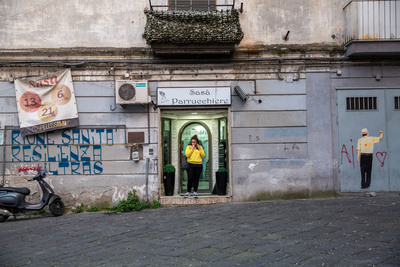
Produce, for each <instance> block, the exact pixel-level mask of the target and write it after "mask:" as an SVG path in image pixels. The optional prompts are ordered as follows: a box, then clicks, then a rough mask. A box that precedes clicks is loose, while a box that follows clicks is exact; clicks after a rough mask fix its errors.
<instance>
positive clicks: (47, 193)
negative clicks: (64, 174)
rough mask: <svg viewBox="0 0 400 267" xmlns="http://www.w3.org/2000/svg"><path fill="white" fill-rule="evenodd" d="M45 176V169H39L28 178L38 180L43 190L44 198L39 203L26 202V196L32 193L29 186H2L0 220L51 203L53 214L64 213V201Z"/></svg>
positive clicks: (39, 208)
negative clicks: (46, 180) (33, 175)
mask: <svg viewBox="0 0 400 267" xmlns="http://www.w3.org/2000/svg"><path fill="white" fill-rule="evenodd" d="M45 177H46V173H45V172H44V171H38V173H37V174H36V175H35V177H33V178H31V179H29V180H28V181H29V182H31V181H37V182H38V183H39V186H40V188H41V190H42V199H41V200H40V202H39V203H37V204H30V203H27V202H25V197H26V196H28V195H29V194H30V193H31V191H30V190H29V188H27V187H20V188H16V187H0V222H4V221H6V220H7V219H8V217H10V216H11V215H14V216H15V214H16V213H20V212H27V211H35V210H41V209H43V208H44V207H45V206H46V205H49V210H50V213H51V215H53V216H61V215H62V214H63V213H64V203H63V202H62V201H61V197H59V196H58V195H56V194H54V191H53V189H52V188H51V186H50V185H49V184H48V183H46V182H45V181H44V180H43V178H45Z"/></svg>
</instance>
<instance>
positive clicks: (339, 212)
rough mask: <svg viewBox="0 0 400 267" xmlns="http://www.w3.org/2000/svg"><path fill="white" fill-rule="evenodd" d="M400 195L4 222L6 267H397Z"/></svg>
mask: <svg viewBox="0 0 400 267" xmlns="http://www.w3.org/2000/svg"><path fill="white" fill-rule="evenodd" d="M399 219H400V196H399V195H398V194H391V195H390V194H385V195H381V194H378V196H376V197H364V196H355V197H354V196H352V197H341V198H335V199H323V200H286V201H266V202H251V203H232V204H226V205H210V206H193V207H174V208H164V209H156V210H145V211H141V212H134V213H122V214H121V213H100V212H97V213H80V214H65V215H63V216H61V217H41V218H35V219H32V218H30V219H17V220H9V221H7V222H5V223H2V224H0V240H1V249H0V265H1V266H235V265H241V266H294V265H301V266H399V265H400V220H399Z"/></svg>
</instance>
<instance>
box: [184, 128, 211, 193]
mask: <svg viewBox="0 0 400 267" xmlns="http://www.w3.org/2000/svg"><path fill="white" fill-rule="evenodd" d="M185 155H186V158H187V162H188V163H189V169H188V184H187V192H186V194H185V195H184V197H189V195H190V191H191V190H192V186H193V196H194V197H195V198H197V188H198V187H199V180H200V174H201V171H202V170H203V158H204V157H205V156H206V154H205V153H204V150H203V148H202V147H201V146H200V142H199V138H198V137H197V135H193V136H192V138H190V144H189V145H188V146H187V147H186V151H185Z"/></svg>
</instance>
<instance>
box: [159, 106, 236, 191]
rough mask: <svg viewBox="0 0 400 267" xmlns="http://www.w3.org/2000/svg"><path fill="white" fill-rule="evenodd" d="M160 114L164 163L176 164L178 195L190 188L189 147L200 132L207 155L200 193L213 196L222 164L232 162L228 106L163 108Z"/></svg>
mask: <svg viewBox="0 0 400 267" xmlns="http://www.w3.org/2000/svg"><path fill="white" fill-rule="evenodd" d="M160 114H161V130H162V133H161V135H160V137H161V139H162V140H161V141H162V146H160V148H161V149H162V151H160V152H161V153H160V155H161V156H162V157H163V159H162V161H161V162H163V164H164V165H165V164H168V163H169V164H172V165H174V167H175V188H174V195H176V196H178V195H181V194H183V193H185V192H186V190H187V171H186V169H184V168H183V167H184V166H183V165H184V163H185V162H186V157H185V150H186V147H187V145H188V144H189V142H190V138H191V137H192V136H193V135H194V134H197V136H198V138H199V140H200V145H201V146H202V147H203V149H204V152H205V154H206V156H205V158H204V159H203V171H202V173H201V176H200V183H199V189H198V193H200V194H204V195H207V194H210V195H211V194H212V193H213V188H214V186H215V176H216V175H215V173H216V172H217V170H218V168H219V167H225V168H226V167H227V165H228V162H229V159H228V154H229V153H228V146H227V144H228V127H227V125H228V120H227V117H228V109H227V108H225V109H224V108H219V109H196V110H195V109H179V110H176V109H174V110H173V109H162V110H161V111H160Z"/></svg>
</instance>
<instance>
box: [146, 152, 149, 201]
mask: <svg viewBox="0 0 400 267" xmlns="http://www.w3.org/2000/svg"><path fill="white" fill-rule="evenodd" d="M148 202H149V158H146V203H148Z"/></svg>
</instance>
